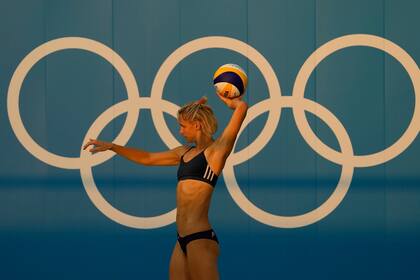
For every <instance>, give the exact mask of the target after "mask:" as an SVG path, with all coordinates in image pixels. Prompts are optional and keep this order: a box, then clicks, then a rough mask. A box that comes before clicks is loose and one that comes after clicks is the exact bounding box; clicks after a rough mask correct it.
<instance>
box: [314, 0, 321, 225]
mask: <svg viewBox="0 0 420 280" xmlns="http://www.w3.org/2000/svg"><path fill="white" fill-rule="evenodd" d="M317 13H318V9H317V2H316V0H314V51H315V50H316V48H317V36H318V34H317ZM316 73H317V69H316V68H315V69H314V72H313V74H314V98H315V102H318V96H317V82H316V81H317V75H316ZM315 132H316V133H318V118H315ZM315 189H316V194H315V200H316V207H317V206H318V205H319V191H320V190H319V176H318V156H317V155H316V154H315ZM318 227H319V224H318V223H316V229H317V232H318Z"/></svg>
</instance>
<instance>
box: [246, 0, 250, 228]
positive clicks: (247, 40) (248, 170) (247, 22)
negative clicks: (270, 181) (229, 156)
mask: <svg viewBox="0 0 420 280" xmlns="http://www.w3.org/2000/svg"><path fill="white" fill-rule="evenodd" d="M248 5H249V1H248V0H246V6H245V13H246V15H245V18H246V24H245V26H246V43H247V44H248V45H249V26H248V25H249V7H248ZM248 57H249V56H248V48H247V58H246V71H247V73H248V76H249V58H248ZM248 78H249V77H248ZM248 84H249V82H248ZM246 100H247V103H249V92H248V94H247V96H246ZM246 137H247V144H248V145H249V128H248V129H246ZM248 155H249V152H248ZM247 173H248V176H247V187H248V194H249V196H251V187H250V179H249V178H250V163H249V160H248V161H247ZM250 223H251V218H250V217H248V223H247V227H248V235H250Z"/></svg>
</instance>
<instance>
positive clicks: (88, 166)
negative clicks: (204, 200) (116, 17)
mask: <svg viewBox="0 0 420 280" xmlns="http://www.w3.org/2000/svg"><path fill="white" fill-rule="evenodd" d="M352 46H366V47H372V48H376V49H379V50H383V51H384V52H386V53H388V54H389V55H391V56H393V57H394V58H395V59H396V60H397V61H399V62H400V63H401V65H402V66H403V67H404V69H405V70H406V71H407V73H408V75H409V77H410V79H411V81H412V83H413V87H414V93H415V97H416V98H415V106H414V113H413V118H412V119H411V121H410V124H409V126H408V128H407V129H406V131H405V132H404V133H403V135H402V136H401V137H400V138H399V139H398V140H397V141H396V142H395V143H393V144H392V145H391V146H390V147H388V148H386V149H384V150H383V151H380V152H377V153H374V154H370V155H354V153H353V148H352V144H351V141H350V138H349V136H348V134H347V132H346V129H345V128H344V126H343V125H342V124H341V122H340V121H339V120H338V119H337V118H336V117H335V116H334V115H333V114H332V113H331V112H330V111H329V110H328V109H327V108H325V107H324V106H322V105H321V104H318V103H316V102H314V101H312V100H309V99H306V98H305V97H304V92H305V87H306V84H307V81H308V79H309V76H310V75H311V73H312V71H313V70H314V69H315V67H316V66H317V65H318V64H319V63H320V62H321V61H322V60H323V59H325V58H326V57H327V56H329V55H330V54H332V53H334V52H336V51H338V50H341V49H343V48H347V47H352ZM211 48H223V49H229V50H232V51H236V52H238V53H240V54H242V55H243V56H245V57H247V58H248V59H250V60H251V61H252V62H253V63H254V64H255V65H256V66H257V67H258V68H259V70H260V71H261V73H262V75H263V76H264V78H265V81H266V83H267V86H268V90H269V98H268V99H266V100H263V101H261V102H259V103H257V104H255V105H253V106H252V107H250V108H249V111H248V115H247V117H246V119H245V121H244V123H243V125H242V128H241V131H240V133H241V132H242V131H243V129H244V128H245V127H246V126H247V125H248V124H249V123H250V122H251V121H252V120H254V119H255V118H257V117H258V116H259V115H261V114H262V113H264V112H266V111H268V112H269V114H268V119H267V123H266V124H265V126H264V128H263V130H262V131H261V134H260V135H259V136H258V137H257V138H256V139H255V140H254V141H253V142H252V143H250V144H249V146H247V147H245V148H244V149H242V150H240V151H237V152H233V153H232V154H231V155H230V156H229V158H228V160H227V162H226V164H225V167H224V170H223V178H224V180H225V183H226V186H227V189H228V191H229V193H230V195H231V196H232V198H233V200H234V201H235V202H236V203H237V205H238V206H239V207H240V208H241V209H242V210H243V211H244V212H245V213H247V214H248V215H249V216H250V217H252V218H254V219H255V220H258V221H260V222H261V223H264V224H267V225H270V226H273V227H281V228H293V227H302V226H306V225H309V224H312V223H315V222H317V221H319V220H321V219H323V218H325V217H326V216H327V215H329V214H330V213H331V212H332V211H334V209H335V208H336V207H337V206H338V205H339V204H340V202H341V201H342V200H343V198H344V197H345V195H346V193H347V191H348V189H349V186H350V183H351V180H352V176H353V170H354V168H355V167H369V166H375V165H379V164H382V163H384V162H387V161H389V160H391V159H393V158H395V157H396V156H398V155H399V154H401V153H402V152H403V151H404V150H405V149H407V147H408V146H409V145H410V144H411V143H412V142H413V141H414V139H415V138H416V137H417V134H418V132H419V129H420V109H419V108H420V96H419V94H420V71H419V68H418V66H417V64H416V63H415V61H414V60H413V59H412V58H411V57H410V55H409V54H407V52H405V51H404V50H403V49H402V48H400V47H399V46H397V45H396V44H394V43H393V42H391V41H389V40H387V39H384V38H382V37H378V36H374V35H366V34H352V35H346V36H343V37H339V38H336V39H333V40H331V41H329V42H327V43H325V44H324V45H322V46H321V47H319V48H318V49H316V50H315V51H314V52H313V53H312V54H311V55H310V56H309V58H308V59H307V60H306V61H305V63H304V64H303V65H302V67H301V69H300V71H299V73H298V75H297V77H296V80H295V84H294V87H293V92H292V95H291V96H282V95H281V90H280V84H279V82H278V80H277V77H276V75H275V73H274V71H273V68H272V67H271V65H270V63H269V62H268V61H267V60H266V59H265V58H264V56H263V55H261V54H260V53H259V52H258V51H257V50H255V49H254V48H253V47H252V46H250V45H248V44H246V43H244V42H242V41H240V40H237V39H233V38H229V37H220V36H211V37H203V38H199V39H196V40H193V41H190V42H188V43H186V44H184V45H182V46H181V47H179V48H178V49H176V50H175V51H174V52H173V53H172V54H171V55H170V56H169V57H168V58H167V59H166V60H165V61H164V62H163V64H162V65H161V67H160V68H159V70H158V72H157V74H156V77H155V79H154V81H153V85H152V90H151V96H150V97H140V96H139V90H138V88H137V83H136V80H135V78H134V75H133V73H132V72H131V70H130V68H129V67H128V65H127V64H126V63H125V61H124V60H123V59H122V58H121V57H120V56H119V55H118V54H117V53H115V52H114V51H113V50H112V49H110V48H108V47H107V46H105V45H103V44H102V43H99V42H97V41H94V40H91V39H86V38H80V37H66V38H60V39H55V40H51V41H48V42H46V43H44V44H42V45H40V46H39V47H37V48H36V49H34V50H33V51H31V52H30V53H29V54H28V55H27V56H26V57H25V58H24V59H23V60H22V61H21V63H20V64H19V65H18V67H17V69H16V71H15V72H14V74H13V77H12V79H11V81H10V85H9V90H8V95H7V109H8V117H9V121H10V124H11V126H12V129H13V131H14V133H15V135H16V137H17V139H18V140H19V141H20V142H21V144H22V145H23V146H24V147H25V149H27V150H28V151H29V152H30V153H31V154H32V155H33V156H35V157H36V158H38V159H39V160H41V161H43V162H45V163H47V164H49V165H52V166H56V167H59V168H65V169H80V175H81V177H82V182H83V185H84V187H85V190H86V193H87V194H88V196H89V198H90V199H91V201H92V202H93V204H94V205H95V206H96V207H97V208H98V209H99V210H100V211H101V212H102V213H103V214H104V215H105V216H107V217H108V218H110V219H112V220H113V221H115V222H117V223H120V224H122V225H125V226H128V227H133V228H143V229H150V228H158V227H163V226H166V225H168V224H171V223H173V222H174V221H175V215H176V209H173V210H171V211H169V212H167V213H164V214H161V215H158V216H154V217H138V216H133V215H129V214H127V213H124V212H122V211H120V210H118V209H116V208H115V207H113V206H112V205H111V204H109V203H108V201H106V200H105V199H104V197H103V196H102V195H101V193H100V192H99V190H98V188H97V187H96V184H95V181H94V178H93V175H92V167H93V166H96V165H98V164H101V163H103V162H104V161H106V160H108V159H110V158H111V157H113V156H114V153H113V152H109V151H108V152H104V153H98V154H94V155H91V154H90V153H89V152H87V151H84V150H81V152H80V157H78V158H71V157H63V156H60V155H56V154H53V153H51V152H49V151H47V150H45V149H44V148H43V147H41V146H39V145H38V144H37V143H36V142H35V141H34V140H33V139H32V137H31V136H30V135H29V134H28V132H27V130H26V128H25V126H24V125H23V123H22V119H21V117H20V112H19V94H20V89H21V86H22V83H23V80H24V79H25V77H26V75H27V73H28V72H29V70H30V69H31V68H32V67H33V66H34V65H35V64H36V63H37V62H38V61H39V60H41V59H42V58H44V57H45V56H47V55H48V54H51V53H54V52H57V51H60V50H65V49H82V50H87V51H90V52H93V53H96V54H98V55H100V56H101V57H103V58H104V59H106V60H107V61H108V62H109V63H111V64H112V65H113V66H114V67H115V69H116V70H117V72H118V73H119V74H120V75H121V78H122V80H123V82H124V85H125V87H126V89H127V95H128V96H127V100H125V101H122V102H119V103H117V104H115V105H113V106H111V107H110V108H108V109H107V110H106V111H105V112H103V113H102V114H101V115H100V116H99V117H98V118H97V119H96V120H95V121H94V122H93V124H92V126H91V127H90V128H89V130H88V131H87V133H86V136H85V138H84V140H83V143H86V142H87V140H88V139H89V138H96V137H97V136H98V135H99V134H100V132H101V131H102V129H103V128H104V127H105V126H106V125H107V124H108V123H109V122H111V121H112V120H113V119H114V118H116V117H118V116H119V115H121V114H123V113H127V118H126V120H125V124H124V126H123V128H122V130H121V132H120V133H119V134H118V136H117V137H116V138H115V139H114V141H113V142H114V143H117V144H120V145H125V144H126V143H127V142H128V140H129V138H130V137H131V135H132V134H133V132H134V129H135V127H136V124H137V121H138V117H139V111H140V109H150V110H151V113H152V119H153V122H154V125H155V128H156V130H157V131H158V133H159V135H160V137H161V138H162V140H163V141H164V142H165V144H166V145H167V146H168V147H169V148H174V147H176V146H179V145H181V144H180V143H179V142H178V141H177V139H176V138H175V137H174V136H173V135H172V133H171V131H170V130H169V128H168V126H167V124H166V122H165V120H164V115H163V114H164V112H166V113H169V114H171V115H172V116H173V117H176V113H177V110H178V108H179V106H178V105H176V104H173V103H171V102H169V101H167V100H164V99H162V93H163V88H164V86H165V83H166V80H167V78H168V76H169V75H170V73H171V71H172V70H173V69H174V68H175V66H176V65H177V64H178V63H179V62H180V61H181V60H183V59H184V58H185V57H187V56H188V55H190V54H192V53H194V52H197V51H200V50H204V49H211ZM287 107H288V108H292V110H293V116H294V118H295V120H296V124H297V128H298V130H299V132H300V133H301V135H302V137H303V138H304V139H305V141H306V142H307V143H308V145H309V146H310V147H311V148H312V149H313V150H314V151H315V152H317V153H318V154H319V155H321V156H322V157H324V158H325V159H327V160H330V161H332V162H334V163H337V164H340V165H342V172H341V176H340V179H339V182H338V184H337V187H336V189H335V190H334V192H333V193H332V194H331V196H330V197H329V198H328V199H327V200H326V201H325V202H324V203H323V204H321V205H320V206H319V207H318V208H316V209H314V210H312V211H309V212H307V213H305V214H302V215H296V216H280V215H274V214H271V213H269V212H266V211H264V210H262V209H260V208H258V207H257V206H256V205H254V204H253V203H252V202H250V201H249V200H248V199H247V198H246V196H245V195H244V193H243V192H242V190H241V189H240V187H239V185H238V183H237V181H236V178H235V173H234V166H235V165H238V164H240V163H242V162H244V161H247V160H248V159H250V158H252V157H253V156H255V155H256V154H257V153H258V152H260V151H261V150H262V149H263V148H264V146H265V145H266V144H267V143H268V142H269V141H270V139H271V137H272V135H273V134H274V132H275V130H276V128H277V125H278V123H279V121H280V112H281V109H282V108H287ZM305 111H309V112H311V113H312V114H314V115H316V116H317V117H319V118H320V119H321V120H322V121H324V123H326V124H327V125H328V126H329V127H330V129H331V130H332V131H333V132H334V134H335V135H336V137H337V140H338V142H339V145H340V150H341V152H340V151H336V150H334V149H332V148H331V147H329V146H327V145H326V144H324V143H323V142H322V141H321V140H320V139H319V138H318V137H317V136H316V135H315V133H314V132H313V131H312V129H311V127H310V126H309V124H308V121H307V119H306V116H305ZM238 138H239V137H238ZM207 176H210V172H209V174H207ZM211 176H213V175H211Z"/></svg>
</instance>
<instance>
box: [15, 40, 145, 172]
mask: <svg viewBox="0 0 420 280" xmlns="http://www.w3.org/2000/svg"><path fill="white" fill-rule="evenodd" d="M66 49H82V50H86V51H90V52H93V53H95V54H97V55H99V56H101V57H103V58H104V59H105V60H107V61H108V62H109V63H111V64H112V66H114V67H115V69H116V70H117V72H118V73H119V74H120V75H121V78H122V80H123V82H124V85H125V87H126V89H127V95H128V99H129V100H131V99H137V98H138V97H139V91H138V88H137V83H136V79H135V78H134V75H133V73H132V72H131V70H130V68H129V67H128V65H127V64H126V63H125V62H124V60H123V59H122V58H121V57H120V56H119V55H118V54H117V53H116V52H114V51H113V50H112V49H110V48H108V47H107V46H105V45H104V44H101V43H99V42H97V41H94V40H91V39H86V38H80V37H66V38H60V39H55V40H51V41H48V42H46V43H44V44H42V45H40V46H39V47H37V48H36V49H34V50H33V51H31V52H30V53H29V54H28V55H27V56H26V57H25V58H24V59H23V60H22V61H21V63H20V64H19V65H18V67H17V68H16V70H15V72H14V73H13V76H12V79H11V81H10V85H9V91H8V95H7V112H8V115H9V120H10V124H11V126H12V129H13V132H14V133H15V135H16V137H17V139H18V140H19V141H20V143H21V144H22V145H23V147H24V148H25V149H26V150H27V151H28V152H30V153H31V154H32V155H33V156H35V157H36V158H38V159H39V160H41V161H43V162H45V163H47V164H49V165H52V166H56V167H60V168H64V169H79V168H80V166H81V161H80V158H73V157H64V156H59V155H56V154H53V153H51V152H49V151H47V150H45V149H44V148H43V147H41V146H40V145H39V144H38V143H36V142H35V141H34V140H33V139H32V137H31V136H30V135H29V133H28V132H27V130H26V128H25V126H24V125H23V122H22V118H21V116H20V112H19V95H20V89H21V87H22V83H23V81H24V79H25V77H26V75H27V74H28V72H29V71H30V70H31V68H32V67H33V66H34V65H35V64H36V63H37V62H38V61H39V60H41V59H42V58H44V57H46V56H47V55H49V54H51V53H53V52H57V51H60V50H66ZM138 117H139V110H137V109H136V108H133V107H130V108H129V110H128V116H127V118H126V120H125V123H124V127H123V128H122V130H121V132H120V134H119V135H118V136H117V137H116V139H115V141H116V142H119V143H121V144H122V145H124V144H125V143H127V141H128V139H130V137H131V135H132V134H133V132H134V129H135V127H136V124H137V120H138ZM112 156H113V154H97V155H95V157H94V162H95V164H99V163H102V162H104V161H106V160H108V159H109V158H111V157H112Z"/></svg>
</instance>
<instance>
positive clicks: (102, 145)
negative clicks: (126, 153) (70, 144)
mask: <svg viewBox="0 0 420 280" xmlns="http://www.w3.org/2000/svg"><path fill="white" fill-rule="evenodd" d="M113 145H114V144H112V143H110V142H104V141H99V140H96V139H89V141H88V142H87V143H86V144H85V145H84V146H83V150H86V149H87V148H88V147H89V146H93V148H91V149H90V150H89V152H91V153H93V154H94V153H97V152H104V151H108V150H110V149H111V148H112V146H113Z"/></svg>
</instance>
